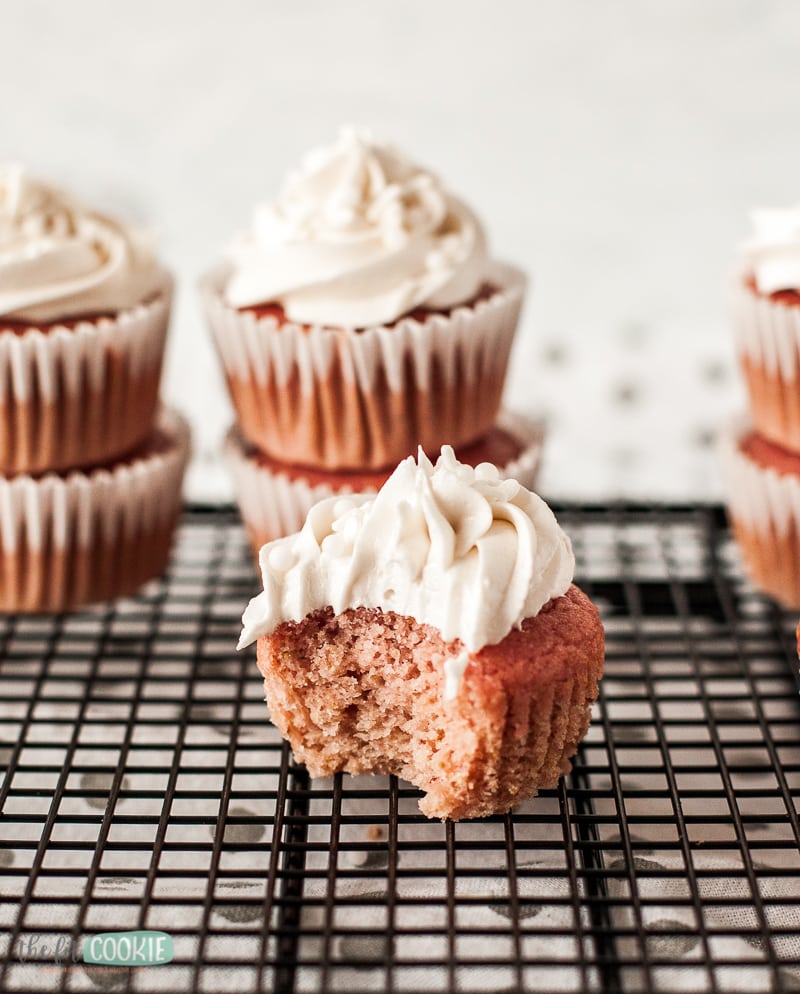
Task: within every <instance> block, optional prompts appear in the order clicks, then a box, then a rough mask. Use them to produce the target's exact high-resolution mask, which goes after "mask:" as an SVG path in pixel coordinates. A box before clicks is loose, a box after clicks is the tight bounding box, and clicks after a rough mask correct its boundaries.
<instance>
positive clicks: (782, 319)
mask: <svg viewBox="0 0 800 994" xmlns="http://www.w3.org/2000/svg"><path fill="white" fill-rule="evenodd" d="M753 222H754V229H755V231H754V235H753V236H752V237H751V238H750V240H749V241H748V242H747V243H746V244H745V246H744V252H743V254H744V260H743V263H742V265H741V268H740V270H739V271H738V272H737V274H736V276H735V279H734V294H733V325H734V332H735V337H736V344H737V352H738V357H739V363H740V368H741V371H742V374H743V377H744V381H745V384H746V386H747V396H748V406H749V418H742V419H740V420H739V421H738V422H736V423H735V424H734V425H732V426H731V427H729V428H728V429H727V430H726V431H724V432H723V434H722V436H721V439H720V452H721V457H722V468H723V474H724V478H725V484H726V489H727V495H728V516H729V518H730V522H731V526H732V528H733V532H734V535H735V537H736V539H737V541H738V544H739V548H740V551H741V554H742V559H743V561H744V565H745V567H746V569H747V571H748V573H749V574H750V576H751V578H752V579H753V581H754V582H755V583H756V585H757V586H758V587H759V588H760V589H762V590H763V591H765V592H766V593H768V594H770V595H771V596H772V597H774V598H775V599H776V600H777V601H779V602H780V603H781V604H783V605H784V606H786V607H791V608H800V205H798V206H796V207H792V208H773V209H761V210H757V211H754V212H753Z"/></svg>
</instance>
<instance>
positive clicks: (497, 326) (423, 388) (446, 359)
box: [201, 264, 525, 469]
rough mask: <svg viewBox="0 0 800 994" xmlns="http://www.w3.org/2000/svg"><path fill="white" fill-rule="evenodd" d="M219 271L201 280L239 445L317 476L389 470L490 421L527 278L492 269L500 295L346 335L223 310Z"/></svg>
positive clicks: (469, 437)
mask: <svg viewBox="0 0 800 994" xmlns="http://www.w3.org/2000/svg"><path fill="white" fill-rule="evenodd" d="M225 274H226V271H225V270H216V271H214V272H212V273H210V274H209V275H208V276H206V277H205V278H204V279H203V281H202V282H201V294H202V297H203V301H204V305H205V309H206V312H207V315H208V320H209V324H210V326H211V331H212V334H213V337H214V341H215V343H216V347H217V351H218V352H219V355H220V359H221V361H222V365H223V367H224V370H225V375H226V379H227V382H228V389H229V391H230V395H231V399H232V401H233V405H234V408H235V409H236V414H237V419H238V423H239V427H240V428H241V431H242V434H243V435H244V436H245V438H246V439H247V440H248V441H250V442H251V443H252V444H253V445H255V446H256V447H257V448H259V449H261V450H263V451H264V452H267V453H269V455H271V456H273V457H274V458H276V459H280V460H283V461H285V462H291V463H301V464H304V465H307V466H313V467H316V468H324V469H347V468H350V469H361V468H381V467H385V466H393V465H395V464H396V463H398V462H399V461H400V460H401V459H403V458H405V456H407V455H409V454H410V453H412V452H415V451H416V448H417V445H418V444H421V445H422V446H423V447H424V448H425V449H426V450H429V451H433V450H436V449H438V448H439V447H440V446H441V445H442V444H445V443H449V444H452V445H454V446H463V445H467V444H469V443H470V442H472V441H474V440H475V439H478V438H480V437H481V436H482V435H485V434H486V432H487V431H489V430H490V428H491V427H492V425H493V424H494V422H495V419H496V417H497V412H498V410H499V407H500V398H501V394H502V390H503V385H504V382H505V375H506V368H507V365H508V358H509V355H510V352H511V345H512V342H513V338H514V333H515V331H516V327H517V321H518V319H519V313H520V308H521V306H522V298H523V294H524V290H525V277H524V276H523V274H522V273H521V272H520V271H519V270H517V269H514V268H513V267H511V266H506V265H500V264H496V265H494V266H493V267H492V270H491V272H490V273H489V274H487V282H489V283H491V285H492V286H494V287H497V290H496V292H494V293H493V294H492V295H491V296H489V297H488V298H486V299H484V300H480V301H478V302H477V303H475V304H474V305H472V306H463V307H456V308H454V309H453V311H452V312H450V313H449V314H447V315H440V314H434V315H431V316H429V317H427V318H426V319H425V320H423V321H418V320H416V319H415V318H411V317H406V318H401V319H400V320H399V321H398V322H396V323H395V324H393V325H392V326H391V327H388V328H387V327H375V328H366V329H364V330H359V331H353V330H348V329H333V328H322V327H319V326H313V327H310V328H305V327H302V326H300V325H297V324H292V323H285V324H279V323H278V322H277V321H276V319H275V318H273V317H262V318H257V317H256V316H255V315H254V314H253V313H251V312H248V311H237V310H234V309H233V308H230V307H228V306H227V305H226V304H225V303H224V301H223V299H222V296H221V289H222V286H223V285H224V280H225Z"/></svg>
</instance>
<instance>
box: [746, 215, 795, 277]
mask: <svg viewBox="0 0 800 994" xmlns="http://www.w3.org/2000/svg"><path fill="white" fill-rule="evenodd" d="M751 218H752V222H753V228H754V233H753V236H752V238H750V239H749V240H748V241H747V242H745V244H744V245H743V246H742V248H743V251H744V254H745V258H746V260H747V263H748V266H749V267H750V269H751V271H752V274H753V277H754V279H755V281H756V286H757V287H758V289H759V291H760V292H761V293H775V292H776V291H778V290H800V204H797V205H796V206H794V207H762V208H760V209H758V210H754V211H753V212H752V214H751Z"/></svg>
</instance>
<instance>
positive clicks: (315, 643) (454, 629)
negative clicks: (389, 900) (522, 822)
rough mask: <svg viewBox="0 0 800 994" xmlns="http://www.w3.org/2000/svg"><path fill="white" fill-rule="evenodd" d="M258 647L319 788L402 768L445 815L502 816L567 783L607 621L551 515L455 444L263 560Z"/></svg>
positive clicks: (251, 622) (254, 621)
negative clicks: (324, 781)
mask: <svg viewBox="0 0 800 994" xmlns="http://www.w3.org/2000/svg"><path fill="white" fill-rule="evenodd" d="M260 561H261V575H262V580H263V586H264V589H263V592H262V593H260V594H259V595H258V596H257V597H255V598H254V599H253V600H252V601H251V602H250V604H249V606H248V608H247V610H246V611H245V613H244V618H243V623H244V630H243V633H242V639H241V642H240V645H242V646H244V645H248V644H249V643H251V642H257V643H258V648H257V660H258V667H259V669H260V671H261V674H262V676H263V677H264V689H265V694H266V698H267V703H268V705H269V710H270V715H271V718H272V721H273V722H274V724H275V725H276V726H277V727H278V729H279V730H280V731H281V733H282V734H283V735H284V736H285V737H286V738H287V739H288V740H289V742H290V743H291V745H292V749H293V751H294V753H295V756H296V757H297V759H298V760H299V761H300V762H303V763H305V764H306V766H307V767H308V771H309V773H310V774H311V775H312V776H315V777H316V776H330V775H332V774H334V773H338V772H347V773H381V774H386V773H392V774H396V775H398V776H401V777H403V778H405V779H407V780H410V781H411V782H412V783H415V784H417V786H419V787H420V788H421V789H422V790H423V791H424V792H425V796H424V797H423V799H422V800H421V802H420V808H421V809H422V811H423V812H424V813H425V814H426V815H428V816H429V817H433V818H452V819H459V818H476V817H482V816H484V815H489V814H502V813H503V812H505V811H508V810H509V809H510V808H512V807H513V806H514V805H516V804H518V803H519V802H520V801H522V800H524V799H525V798H528V797H531V796H533V795H534V794H535V793H536V792H537V791H538V790H540V789H542V788H545V787H552V786H554V785H555V783H556V782H557V781H558V779H559V777H561V776H562V775H563V774H564V773H566V772H568V770H569V769H570V759H571V757H572V756H573V755H574V754H575V751H576V750H577V748H578V744H579V742H580V740H581V739H582V737H583V736H584V735H585V734H586V731H587V729H588V726H589V721H590V716H591V707H592V703H593V701H594V700H595V699H596V697H597V693H598V681H599V679H600V677H601V674H602V671H603V655H604V633H603V625H602V623H601V620H600V617H599V614H598V611H597V608H596V607H595V606H594V605H593V604H592V602H591V601H590V600H589V598H588V597H587V596H586V595H585V594H584V593H582V592H581V591H580V590H579V589H578V588H577V587H576V586H575V585H574V584H573V583H572V576H573V570H574V564H575V563H574V557H573V554H572V548H571V546H570V543H569V539H568V538H567V536H566V535H565V534H564V533H563V532H562V531H561V529H560V528H559V527H558V524H557V522H556V519H555V517H554V515H553V513H552V511H550V509H549V508H548V507H547V505H546V504H545V503H544V501H542V500H541V499H540V498H539V497H537V496H536V495H535V494H533V493H531V492H530V491H528V490H527V489H526V488H525V487H522V486H521V485H520V484H519V483H518V482H517V481H515V480H510V479H505V480H504V479H502V478H501V476H500V474H499V473H498V472H497V470H496V469H495V468H494V467H492V466H489V465H487V464H485V463H484V464H483V465H481V466H478V467H477V468H476V469H471V468H470V467H468V466H465V465H463V464H460V463H459V462H458V461H457V460H456V459H455V456H454V454H453V450H452V449H451V448H449V447H447V446H445V447H443V448H442V453H441V456H440V458H439V459H438V461H437V463H436V465H435V466H433V465H432V464H431V463H430V462H429V461H428V459H427V458H426V457H425V456H424V455H423V454H420V456H419V458H418V461H417V462H415V460H414V459H413V458H408V459H406V460H404V461H403V462H402V463H401V464H400V465H399V466H398V467H397V468H396V470H395V471H394V473H393V474H392V475H391V477H390V478H389V480H388V481H387V482H386V483H385V484H384V486H383V487H382V488H381V490H380V491H379V492H378V494H377V495H370V494H352V495H349V496H340V497H331V498H328V499H327V500H323V501H321V502H320V503H319V504H316V505H315V506H314V507H313V508H312V509H311V511H310V512H309V514H308V517H307V519H306V522H305V524H304V525H303V528H302V529H301V530H300V531H299V532H298V533H296V534H294V535H291V536H288V537H286V538H284V539H280V540H278V541H276V542H271V543H270V544H269V545H266V546H264V548H263V549H262V550H261V556H260Z"/></svg>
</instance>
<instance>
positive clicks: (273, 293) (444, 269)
mask: <svg viewBox="0 0 800 994" xmlns="http://www.w3.org/2000/svg"><path fill="white" fill-rule="evenodd" d="M228 256H229V259H230V262H231V263H232V273H231V275H230V277H229V278H228V281H227V284H226V286H225V289H224V296H225V300H226V301H227V303H228V304H230V306H232V307H237V308H238V307H250V306H253V305H256V304H263V303H267V302H269V301H277V302H279V303H280V304H281V305H282V307H283V309H284V311H285V313H286V315H287V317H288V318H289V320H291V321H295V322H297V323H299V324H319V325H336V326H340V327H351V328H366V327H372V326H376V325H381V324H387V323H389V322H392V321H395V320H397V318H399V317H401V316H402V315H403V314H407V313H408V312H409V311H411V310H413V309H414V308H415V307H418V306H421V305H423V304H424V305H425V306H426V307H430V308H433V309H443V310H444V309H448V308H451V307H455V306H456V305H458V304H463V303H465V302H466V301H468V300H470V299H471V298H472V297H474V296H475V294H476V293H477V292H478V290H479V289H480V287H481V284H482V283H483V281H484V279H485V276H486V268H487V255H486V239H485V236H484V232H483V228H482V226H481V223H480V221H479V220H478V219H477V217H476V216H475V215H474V214H473V213H472V211H471V210H470V209H469V208H468V207H467V206H465V205H464V204H463V203H461V201H459V200H457V199H456V198H455V197H453V196H451V195H450V194H449V193H448V192H447V191H446V190H445V189H444V188H443V187H442V185H441V183H440V182H439V180H438V179H436V178H435V177H434V176H432V175H431V174H430V173H428V172H426V171H425V170H423V169H421V168H420V167H419V166H417V165H415V164H414V163H412V162H410V161H409V160H408V159H406V158H405V157H404V156H403V155H401V154H400V153H399V152H397V151H396V150H395V149H393V148H390V147H389V146H385V145H379V144H377V143H376V142H375V141H373V139H372V138H371V137H370V136H369V134H368V133H366V132H364V131H360V130H356V129H353V128H345V129H343V130H342V132H341V134H340V135H339V140H338V141H337V142H336V144H335V145H334V146H333V147H331V148H324V149H318V150H315V151H313V152H311V153H310V154H309V155H308V156H307V157H306V159H305V161H304V162H303V165H302V167H301V169H300V170H299V171H298V172H296V173H293V174H291V175H290V176H289V178H288V180H287V182H286V184H285V186H284V189H283V191H282V193H281V194H280V196H279V197H278V199H277V200H276V201H275V202H274V203H267V204H261V205H259V206H258V207H257V208H256V210H255V215H254V218H253V226H252V229H251V230H250V231H248V232H247V233H245V234H242V235H240V236H239V237H238V238H237V239H235V241H234V242H233V243H232V245H231V246H230V247H229V251H228Z"/></svg>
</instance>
